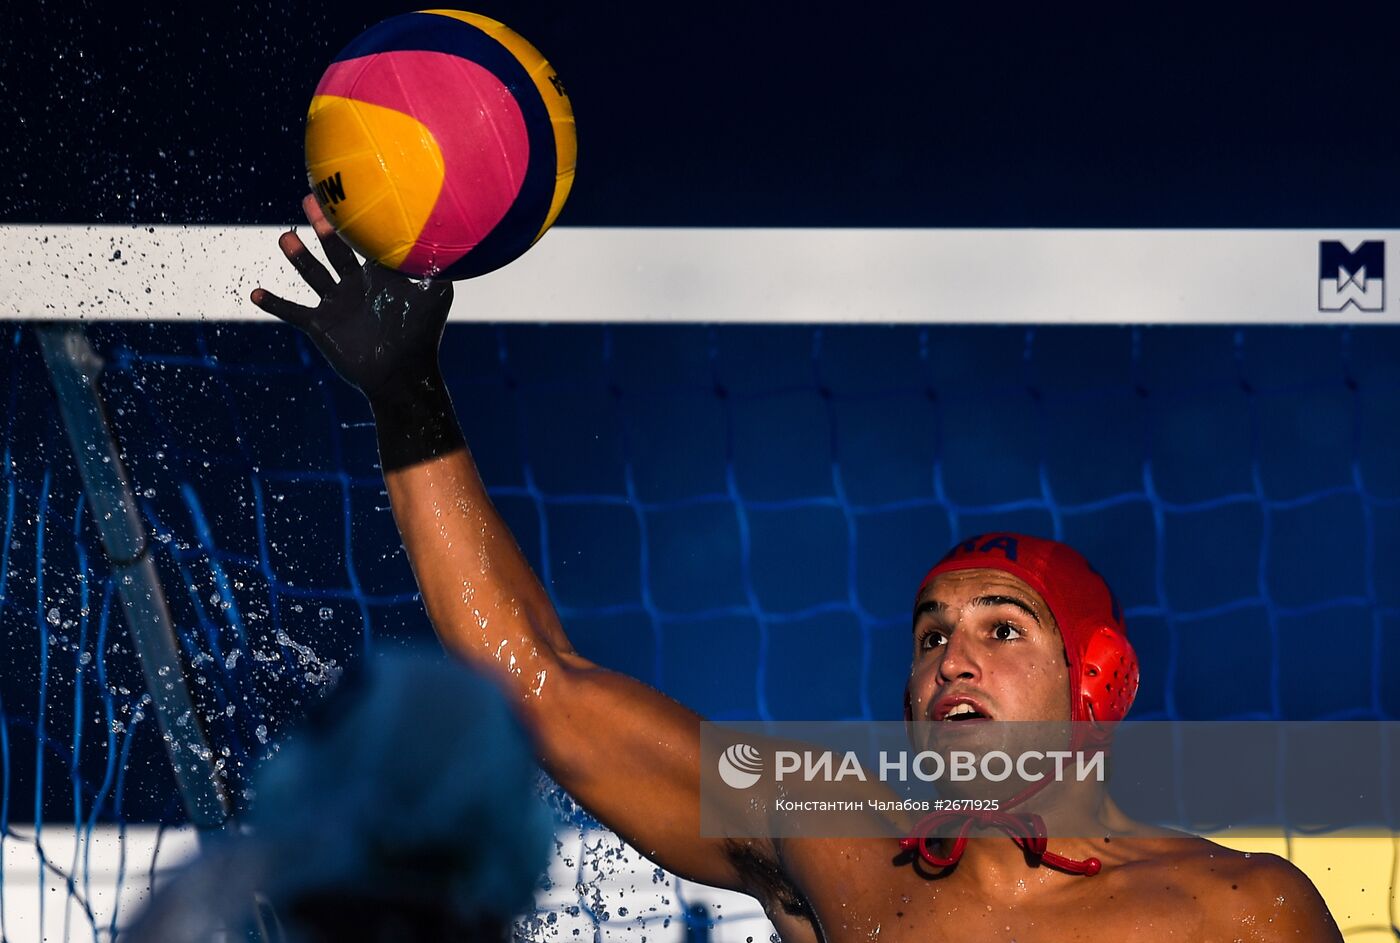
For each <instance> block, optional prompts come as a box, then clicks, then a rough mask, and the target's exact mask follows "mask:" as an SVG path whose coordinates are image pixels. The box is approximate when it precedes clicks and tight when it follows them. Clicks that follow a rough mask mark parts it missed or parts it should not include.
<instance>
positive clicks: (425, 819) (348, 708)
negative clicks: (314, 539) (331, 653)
mask: <svg viewBox="0 0 1400 943" xmlns="http://www.w3.org/2000/svg"><path fill="white" fill-rule="evenodd" d="M537 782H538V770H537V767H536V766H535V763H534V759H533V757H532V754H531V752H530V749H529V746H528V742H527V740H526V737H525V735H524V732H523V731H522V730H521V729H520V726H519V724H518V723H517V722H516V720H515V718H514V716H513V715H512V714H511V712H510V710H509V708H508V707H507V706H506V703H505V699H504V697H503V696H502V694H501V692H500V691H499V690H498V689H497V688H496V687H495V686H494V685H493V684H492V683H491V682H489V681H488V680H487V679H485V678H483V677H481V676H480V675H478V674H476V673H474V672H471V671H469V670H467V669H466V668H465V667H463V666H461V665H459V664H457V663H455V662H452V661H450V660H448V659H447V658H446V657H445V656H442V655H440V654H436V653H434V654H432V655H429V654H426V653H420V654H407V655H405V654H395V655H383V656H378V657H372V658H370V659H368V660H366V662H364V663H363V664H362V666H361V669H360V676H359V677H347V678H345V679H344V680H342V682H341V684H340V686H339V687H338V690H337V691H336V692H335V693H333V694H332V695H330V697H329V698H328V699H327V701H326V702H324V703H323V704H321V705H319V706H318V707H317V708H316V710H315V711H314V715H313V717H311V718H309V720H308V723H306V724H303V725H302V727H301V728H299V729H298V730H297V731H296V732H295V733H294V734H293V736H292V737H291V738H290V740H289V741H288V742H286V743H285V744H284V745H283V746H282V749H281V752H280V754H279V755H278V756H276V757H275V758H274V759H273V760H272V761H270V762H269V763H268V764H267V766H266V767H265V768H264V769H263V770H262V772H261V773H260V775H259V776H258V777H257V778H256V780H255V789H256V795H255V799H254V804H253V809H252V814H251V816H250V818H249V820H248V822H249V824H250V825H251V827H252V829H253V831H254V836H255V839H256V841H258V842H259V843H260V844H263V845H264V846H266V847H268V848H269V849H270V850H273V851H274V853H275V855H276V865H275V867H273V868H271V869H270V870H269V872H268V877H269V880H268V884H267V886H264V887H263V888H262V891H263V892H264V893H265V894H266V895H267V896H268V897H269V898H270V899H271V900H272V902H273V904H274V906H276V904H277V902H278V901H279V900H286V899H289V898H293V897H296V896H297V895H299V894H306V893H316V894H322V893H327V892H330V893H336V894H365V895H369V896H373V897H375V898H384V897H388V898H390V899H393V898H397V897H399V896H404V897H408V898H412V899H415V900H420V901H427V900H431V901H435V902H437V904H438V905H440V906H443V907H447V908H450V910H451V911H453V912H454V913H455V915H456V916H457V917H458V918H460V919H462V920H469V919H475V918H479V917H483V916H494V917H499V918H502V919H509V918H510V917H513V916H515V915H517V914H519V913H520V912H521V911H524V910H526V909H527V908H529V907H530V906H531V904H532V901H533V894H534V889H535V884H536V881H537V880H538V878H539V876H540V874H541V872H542V871H543V870H544V867H545V864H546V856H547V854H548V850H549V847H550V842H551V839H552V835H553V829H552V825H551V822H550V818H549V815H548V813H547V812H546V810H545V807H544V805H543V803H542V801H541V799H540V797H539V795H538V789H537Z"/></svg>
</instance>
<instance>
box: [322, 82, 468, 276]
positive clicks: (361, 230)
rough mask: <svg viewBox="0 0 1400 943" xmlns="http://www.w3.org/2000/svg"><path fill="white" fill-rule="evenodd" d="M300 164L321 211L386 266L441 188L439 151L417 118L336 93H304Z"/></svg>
mask: <svg viewBox="0 0 1400 943" xmlns="http://www.w3.org/2000/svg"><path fill="white" fill-rule="evenodd" d="M306 168H307V174H308V176H309V177H310V180H311V189H312V192H314V193H315V194H316V199H317V200H318V201H319V202H320V204H321V209H322V210H323V211H324V212H325V214H326V217H327V218H328V219H330V220H331V221H332V222H333V223H335V226H336V228H337V229H339V230H340V231H341V232H342V233H344V234H345V236H346V237H347V238H348V239H349V240H350V241H351V243H352V244H353V245H354V246H355V247H356V248H358V249H359V250H360V251H361V252H363V253H364V254H365V255H367V256H369V257H370V258H372V259H375V260H376V261H378V262H380V263H382V264H384V265H387V266H390V267H394V266H396V265H398V264H399V263H400V262H402V261H403V259H404V257H405V256H406V255H407V254H408V253H409V251H410V250H411V249H412V248H413V245H414V244H415V243H416V242H417V241H418V236H419V234H420V233H421V232H422V231H423V225H424V223H426V222H427V220H428V216H429V215H430V214H431V213H432V211H433V207H434V206H435V205H436V203H437V199H438V194H439V193H440V192H441V191H442V181H443V160H442V151H441V149H440V148H439V147H438V143H437V141H436V140H434V138H433V135H432V133H431V132H430V131H429V130H428V129H427V128H426V127H424V126H423V124H422V123H421V122H419V121H417V120H416V119H414V118H413V117H412V116H410V115H406V114H404V113H403V112H401V111H395V110H394V109H392V108H382V107H380V106H378V105H371V104H369V103H368V102H363V101H356V100H355V99H352V98H344V97H341V96H339V95H317V96H316V97H314V98H313V99H312V100H311V107H310V109H309V111H308V112H307V116H306Z"/></svg>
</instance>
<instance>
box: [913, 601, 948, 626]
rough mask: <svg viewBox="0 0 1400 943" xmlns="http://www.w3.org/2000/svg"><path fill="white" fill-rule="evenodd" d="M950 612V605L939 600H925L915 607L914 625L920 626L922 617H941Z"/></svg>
mask: <svg viewBox="0 0 1400 943" xmlns="http://www.w3.org/2000/svg"><path fill="white" fill-rule="evenodd" d="M947 611H948V604H947V603H944V602H939V601H938V600H937V599H925V600H924V601H923V602H921V603H918V604H916V605H915V606H914V624H915V625H918V624H919V617H920V616H941V615H943V614H944V613H946V612H947Z"/></svg>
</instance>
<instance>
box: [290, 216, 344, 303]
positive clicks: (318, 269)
mask: <svg viewBox="0 0 1400 943" xmlns="http://www.w3.org/2000/svg"><path fill="white" fill-rule="evenodd" d="M277 245H278V247H279V248H280V249H281V250H282V254H283V255H285V256H286V257H287V261H289V262H291V263H292V267H293V268H295V269H296V270H297V274H298V275H300V276H301V277H302V279H303V280H304V281H305V282H306V284H308V285H310V286H311V289H312V291H314V292H316V294H318V295H320V296H321V297H322V298H324V297H326V296H327V295H329V294H330V293H331V292H332V291H334V290H335V279H334V278H332V277H331V273H330V272H328V271H326V267H325V266H324V265H322V264H321V262H320V260H318V259H317V258H316V257H315V256H314V255H312V254H311V253H310V252H309V251H307V248H306V244H305V243H303V242H302V241H301V237H300V236H298V235H297V234H296V233H294V232H284V233H283V234H282V235H281V236H279V237H278V238H277Z"/></svg>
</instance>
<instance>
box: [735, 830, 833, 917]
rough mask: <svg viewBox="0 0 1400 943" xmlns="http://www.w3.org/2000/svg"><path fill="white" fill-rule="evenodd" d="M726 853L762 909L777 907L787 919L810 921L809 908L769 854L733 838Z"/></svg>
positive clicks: (756, 846)
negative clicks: (788, 917)
mask: <svg viewBox="0 0 1400 943" xmlns="http://www.w3.org/2000/svg"><path fill="white" fill-rule="evenodd" d="M725 850H726V852H727V853H728V855H729V860H730V861H731V862H733V864H734V870H736V871H737V872H739V875H740V876H741V877H742V878H743V879H744V883H745V885H746V889H747V890H748V892H749V893H750V894H752V895H753V896H754V897H757V898H758V899H759V901H760V902H762V903H763V905H764V906H765V907H772V906H774V905H776V906H778V907H781V908H782V910H783V913H785V914H788V915H790V916H793V917H802V918H804V919H807V920H811V919H812V917H813V914H812V908H811V907H810V906H809V905H808V904H807V901H806V899H805V898H803V896H802V895H801V894H800V893H799V892H798V890H797V887H796V886H795V885H794V884H793V883H792V882H791V881H789V880H788V878H787V875H785V874H783V870H782V868H781V867H779V866H778V862H777V860H776V859H775V858H773V857H772V856H771V854H764V853H763V850H762V849H761V847H760V846H758V845H756V844H755V843H754V842H747V841H738V840H736V839H732V838H731V839H728V840H727V841H726V842H725Z"/></svg>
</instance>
